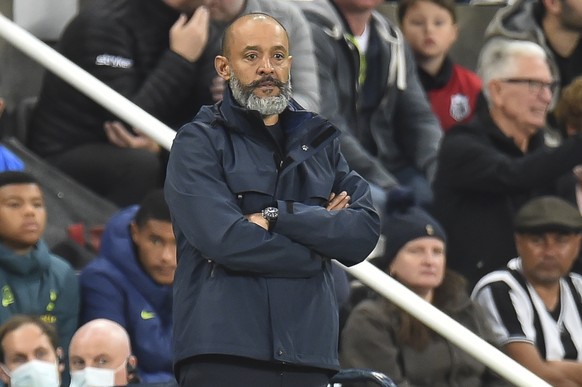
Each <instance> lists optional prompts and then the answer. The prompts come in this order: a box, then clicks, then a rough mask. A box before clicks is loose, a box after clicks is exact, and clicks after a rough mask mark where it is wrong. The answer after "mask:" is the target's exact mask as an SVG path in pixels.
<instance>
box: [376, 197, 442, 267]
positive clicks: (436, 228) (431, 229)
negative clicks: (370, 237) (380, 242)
mask: <svg viewBox="0 0 582 387" xmlns="http://www.w3.org/2000/svg"><path fill="white" fill-rule="evenodd" d="M386 207H387V211H386V215H385V217H384V223H383V225H382V235H384V238H385V241H384V254H383V256H382V258H380V259H379V260H378V263H377V264H378V265H379V267H380V269H382V270H385V269H386V268H387V267H388V265H389V264H390V263H391V262H392V260H393V259H394V257H396V255H397V254H398V251H399V250H400V249H401V248H402V247H403V246H404V245H405V244H407V243H408V242H410V241H412V240H414V239H417V238H422V237H434V238H438V239H440V240H442V241H443V242H444V243H445V244H446V243H447V237H446V234H445V231H444V229H443V228H442V226H441V225H440V224H439V223H438V222H437V221H436V220H435V219H434V218H433V217H432V216H430V215H429V214H428V213H427V212H426V211H424V210H423V209H422V208H420V207H416V206H414V196H413V195H412V192H411V191H402V190H401V191H400V193H399V194H398V195H389V196H388V201H387V205H386Z"/></svg>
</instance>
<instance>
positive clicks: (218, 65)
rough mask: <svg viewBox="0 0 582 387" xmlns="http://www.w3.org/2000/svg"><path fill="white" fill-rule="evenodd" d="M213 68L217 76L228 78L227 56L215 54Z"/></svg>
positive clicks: (228, 65)
mask: <svg viewBox="0 0 582 387" xmlns="http://www.w3.org/2000/svg"><path fill="white" fill-rule="evenodd" d="M214 68H215V69H216V73H217V74H218V76H219V77H220V78H222V79H224V80H225V81H228V80H229V79H230V64H229V63H228V58H227V57H225V56H222V55H217V56H216V58H214Z"/></svg>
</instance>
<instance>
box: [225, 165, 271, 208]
mask: <svg viewBox="0 0 582 387" xmlns="http://www.w3.org/2000/svg"><path fill="white" fill-rule="evenodd" d="M226 182H227V184H228V186H229V187H230V190H231V191H232V193H233V194H234V195H236V200H237V203H238V205H239V207H240V209H241V211H242V213H243V214H252V213H256V212H260V211H261V210H262V209H263V208H265V207H268V206H271V205H273V201H274V200H275V198H274V195H275V190H276V184H277V176H276V174H275V173H271V172H264V171H258V172H254V173H248V172H233V173H227V175H226Z"/></svg>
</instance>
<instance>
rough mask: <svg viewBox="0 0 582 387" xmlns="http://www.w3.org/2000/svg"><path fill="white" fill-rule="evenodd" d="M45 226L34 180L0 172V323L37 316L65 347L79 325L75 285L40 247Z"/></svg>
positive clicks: (68, 272)
mask: <svg viewBox="0 0 582 387" xmlns="http://www.w3.org/2000/svg"><path fill="white" fill-rule="evenodd" d="M45 227H46V208H45V204H44V197H43V193H42V191H41V188H40V186H39V183H38V182H37V180H36V179H35V178H34V177H33V176H32V175H30V174H29V173H27V172H20V171H8V172H2V173H0V287H1V288H2V308H0V323H4V322H6V321H7V320H8V319H9V318H10V317H11V316H13V315H15V314H31V315H36V316H40V318H41V319H42V320H43V321H46V322H48V323H51V324H53V325H55V327H56V329H57V333H58V344H59V346H61V347H63V348H67V347H68V345H69V342H70V340H71V337H72V336H73V333H74V332H75V329H77V324H78V313H79V285H78V280H77V276H76V275H75V272H74V271H73V269H72V268H71V266H70V265H69V264H68V263H67V262H66V261H64V260H63V259H61V258H60V257H57V256H55V255H52V254H51V253H50V252H49V250H48V247H47V245H46V244H45V243H44V242H43V240H42V235H43V232H44V230H45ZM63 379H64V380H65V381H68V375H63Z"/></svg>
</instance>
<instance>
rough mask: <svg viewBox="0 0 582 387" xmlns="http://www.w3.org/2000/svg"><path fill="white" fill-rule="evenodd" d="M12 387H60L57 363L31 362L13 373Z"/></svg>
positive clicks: (11, 378)
mask: <svg viewBox="0 0 582 387" xmlns="http://www.w3.org/2000/svg"><path fill="white" fill-rule="evenodd" d="M10 385H11V386H12V387H59V385H60V381H59V370H58V367H57V365H56V363H49V362H47V361H41V360H31V361H29V362H28V363H25V364H23V365H21V366H20V367H18V368H16V369H15V370H14V371H12V373H11V375H10Z"/></svg>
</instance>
